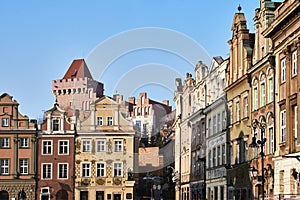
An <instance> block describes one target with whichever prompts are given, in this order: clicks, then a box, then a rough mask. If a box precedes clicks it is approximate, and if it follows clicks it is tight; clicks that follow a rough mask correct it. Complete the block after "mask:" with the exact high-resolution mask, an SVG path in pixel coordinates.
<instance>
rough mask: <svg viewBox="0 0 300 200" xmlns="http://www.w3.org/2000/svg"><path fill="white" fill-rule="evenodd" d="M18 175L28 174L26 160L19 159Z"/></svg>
mask: <svg viewBox="0 0 300 200" xmlns="http://www.w3.org/2000/svg"><path fill="white" fill-rule="evenodd" d="M20 174H28V159H20Z"/></svg>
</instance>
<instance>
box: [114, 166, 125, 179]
mask: <svg viewBox="0 0 300 200" xmlns="http://www.w3.org/2000/svg"><path fill="white" fill-rule="evenodd" d="M113 166H114V177H123V163H122V162H114V165H113ZM116 172H117V174H116Z"/></svg>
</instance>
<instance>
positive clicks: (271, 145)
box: [268, 126, 274, 154]
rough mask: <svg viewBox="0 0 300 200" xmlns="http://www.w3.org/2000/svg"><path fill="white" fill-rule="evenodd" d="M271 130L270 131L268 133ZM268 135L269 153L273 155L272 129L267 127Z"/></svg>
mask: <svg viewBox="0 0 300 200" xmlns="http://www.w3.org/2000/svg"><path fill="white" fill-rule="evenodd" d="M270 130H272V131H270ZM268 135H269V153H270V154H272V153H274V127H273V126H269V127H268Z"/></svg>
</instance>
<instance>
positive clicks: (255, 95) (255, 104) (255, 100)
mask: <svg viewBox="0 0 300 200" xmlns="http://www.w3.org/2000/svg"><path fill="white" fill-rule="evenodd" d="M257 108H258V88H257V86H255V87H253V110H257Z"/></svg>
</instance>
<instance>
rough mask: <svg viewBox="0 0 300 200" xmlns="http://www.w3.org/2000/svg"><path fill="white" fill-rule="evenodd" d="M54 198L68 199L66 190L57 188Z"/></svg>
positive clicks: (59, 199)
mask: <svg viewBox="0 0 300 200" xmlns="http://www.w3.org/2000/svg"><path fill="white" fill-rule="evenodd" d="M56 199H57V200H66V199H68V192H67V191H66V190H59V191H58V192H57V193H56Z"/></svg>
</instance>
